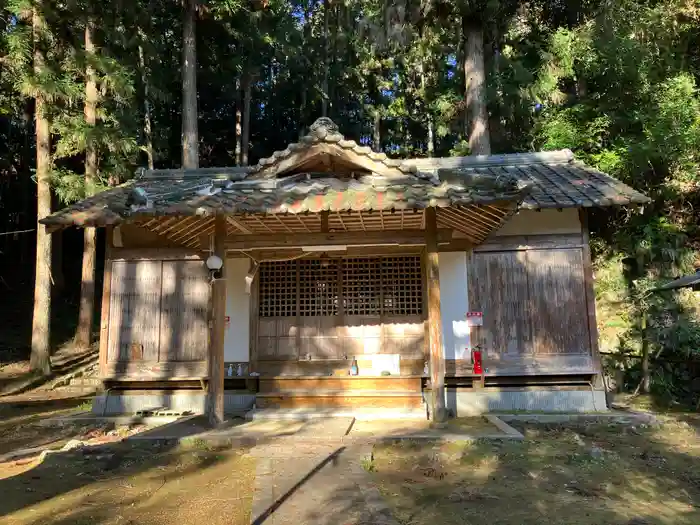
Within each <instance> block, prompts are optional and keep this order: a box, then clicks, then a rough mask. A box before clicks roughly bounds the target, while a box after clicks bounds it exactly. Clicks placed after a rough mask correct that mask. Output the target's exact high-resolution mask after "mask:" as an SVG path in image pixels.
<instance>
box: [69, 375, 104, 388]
mask: <svg viewBox="0 0 700 525" xmlns="http://www.w3.org/2000/svg"><path fill="white" fill-rule="evenodd" d="M68 386H83V387H91V388H97V387H101V386H102V380H101V379H99V378H97V377H76V378H74V379H71V380H70V383H69V384H68Z"/></svg>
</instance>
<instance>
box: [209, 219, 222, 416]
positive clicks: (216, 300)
mask: <svg viewBox="0 0 700 525" xmlns="http://www.w3.org/2000/svg"><path fill="white" fill-rule="evenodd" d="M225 241H226V217H225V216H223V215H217V216H216V218H215V224H214V254H215V255H218V256H219V257H221V260H222V261H224V265H223V267H222V268H221V272H220V275H219V276H218V277H217V279H216V280H215V281H213V282H212V284H211V299H210V300H211V320H210V335H209V389H208V391H207V395H208V398H207V415H208V416H209V422H210V423H211V424H212V425H219V424H221V423H223V422H224V334H225V329H226V281H225V277H226V248H225V246H224V243H225Z"/></svg>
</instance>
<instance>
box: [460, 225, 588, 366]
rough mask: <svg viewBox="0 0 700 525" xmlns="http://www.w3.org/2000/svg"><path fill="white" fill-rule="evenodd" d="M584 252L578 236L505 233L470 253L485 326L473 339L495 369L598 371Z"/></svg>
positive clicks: (474, 293) (474, 295) (472, 289)
mask: <svg viewBox="0 0 700 525" xmlns="http://www.w3.org/2000/svg"><path fill="white" fill-rule="evenodd" d="M584 255H585V254H584V246H583V239H582V236H581V235H580V234H566V235H538V236H528V237H526V236H517V237H516V236H511V237H500V238H496V239H494V240H493V241H492V242H487V243H486V244H484V245H482V246H480V247H478V248H476V249H475V250H474V251H473V253H472V255H471V258H470V261H469V277H468V287H469V302H470V310H475V311H483V312H484V326H483V327H480V328H474V329H472V332H471V333H472V336H471V337H472V344H480V345H481V346H482V347H483V349H484V350H485V351H486V360H487V367H489V369H490V372H491V373H496V374H504V375H531V374H540V373H546V374H557V373H561V374H566V373H584V372H585V373H587V372H589V371H593V361H592V358H591V336H590V333H589V312H588V305H587V293H586V284H585V272H584ZM456 368H457V370H456V373H457V374H459V366H456Z"/></svg>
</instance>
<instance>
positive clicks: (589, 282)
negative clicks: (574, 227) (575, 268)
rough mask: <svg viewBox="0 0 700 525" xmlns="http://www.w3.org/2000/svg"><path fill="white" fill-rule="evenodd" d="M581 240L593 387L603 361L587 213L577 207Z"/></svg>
mask: <svg viewBox="0 0 700 525" xmlns="http://www.w3.org/2000/svg"><path fill="white" fill-rule="evenodd" d="M579 220H580V221H581V231H582V241H583V253H582V256H583V284H584V289H585V291H586V310H587V313H588V335H589V340H590V345H591V357H592V358H593V366H594V367H595V370H596V376H595V380H594V383H595V385H594V386H595V387H596V388H603V373H604V371H603V362H602V359H601V357H600V351H599V348H598V323H597V321H596V311H595V289H594V282H593V262H592V260H591V245H590V236H589V231H588V214H587V213H586V210H584V209H582V208H581V209H579Z"/></svg>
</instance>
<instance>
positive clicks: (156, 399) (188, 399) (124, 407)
mask: <svg viewBox="0 0 700 525" xmlns="http://www.w3.org/2000/svg"><path fill="white" fill-rule="evenodd" d="M254 403H255V394H239V393H231V392H227V393H226V394H225V395H224V412H225V413H227V414H239V413H240V414H241V415H242V414H243V413H245V412H247V411H248V410H250V409H252V408H253V404H254ZM205 409H206V394H205V393H204V392H162V393H154V392H152V391H151V392H148V393H145V392H144V393H138V392H134V393H128V394H126V393H123V392H120V393H112V394H109V393H102V394H100V395H98V396H95V399H94V400H93V402H92V413H93V414H95V415H107V416H109V415H119V414H135V413H137V412H141V411H161V412H164V411H167V412H176V413H180V414H185V413H187V414H203V413H204V411H205Z"/></svg>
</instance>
